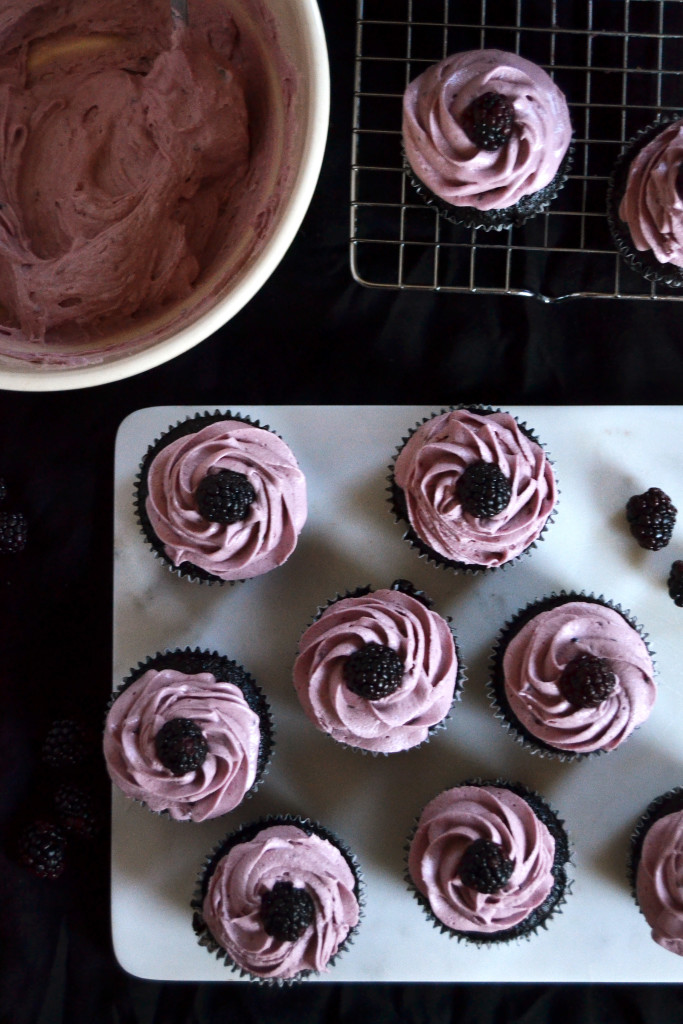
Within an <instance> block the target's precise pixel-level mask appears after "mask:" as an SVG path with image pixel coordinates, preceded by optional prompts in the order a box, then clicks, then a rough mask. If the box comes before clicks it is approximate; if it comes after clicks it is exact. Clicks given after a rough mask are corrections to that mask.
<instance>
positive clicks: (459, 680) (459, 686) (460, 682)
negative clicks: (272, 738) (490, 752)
mask: <svg viewBox="0 0 683 1024" xmlns="http://www.w3.org/2000/svg"><path fill="white" fill-rule="evenodd" d="M375 589H377V588H375V587H371V586H370V584H367V585H366V586H362V587H355V588H354V589H353V590H347V591H345V592H344V593H338V594H335V596H334V597H331V598H329V599H328V600H327V601H326V602H325V604H323V605H319V606H318V609H317V611H316V612H315V614H314V615H313V617H312V618H311V620H310V621H309V622H308V623H307V625H306V627H305V629H304V632H305V631H306V629H308V628H309V627H310V626H312V625H313V623H314V622H317V621H318V619H319V618H320V617H321V615H323V613H324V612H326V611H327V609H328V608H331V607H332V605H335V604H337V602H338V601H343V600H345V599H346V598H348V597H365V596H366V595H367V594H371V593H373V591H374V590H375ZM386 589H388V590H401V591H403V593H407V594H410V596H411V597H414V598H415V599H416V600H417V601H421V602H422V604H424V605H425V607H427V608H429V609H430V610H431V609H432V605H433V601H432V599H431V598H430V597H429V596H428V595H427V594H426V593H425V591H423V590H419V589H417V588H416V587H414V586H413V584H412V583H411V582H410V580H403V579H398V580H394V582H393V583H392V584H391V585H390V586H389V587H388V588H386ZM441 618H442V619H443V620H444V622H446V623H447V624H448V626H449V629H450V632H451V637H452V638H453V647H454V648H455V656H456V658H457V661H458V669H457V673H456V679H455V687H454V690H453V700H452V701H451V706H450V708H449V710H448V712H447V713H446V714H445V715H444V717H443V718H442V719H441V721H440V722H436V723H435V724H434V725H432V726H430V727H429V729H428V731H427V736H426V738H425V739H424V740H422V742H421V743H416V744H415V746H414V747H408V748H407V749H406V750H399V751H395V752H393V753H392V752H389V751H385V750H366V749H365V747H358V746H354V745H353V744H351V743H344V742H343V741H341V740H337V739H334V737H332V736H329V733H325V735H327V736H329V738H330V739H331V740H332V741H333V742H334V743H337V744H338V745H339V746H340V747H343V748H344V749H346V750H354V751H356V752H360V753H361V754H363V755H365V756H369V757H392V756H395V754H407V753H410V752H412V751H414V750H419V749H420V748H421V747H424V746H426V744H427V743H429V741H430V740H431V739H432V737H433V736H434V735H435V734H437V733H439V732H441V731H442V730H443V729H446V728H447V726H448V723H449V721H450V719H451V716H452V714H453V709H454V707H455V705H456V704H457V703H458V702H459V701H460V700H461V698H462V694H463V690H464V688H465V683H466V682H467V671H466V669H465V666H464V665H463V661H462V654H461V650H460V644H459V642H458V638H457V636H456V634H455V630H454V629H453V626H452V621H453V620H452V617H451V616H450V615H442V616H441ZM320 731H321V732H322V731H323V730H320Z"/></svg>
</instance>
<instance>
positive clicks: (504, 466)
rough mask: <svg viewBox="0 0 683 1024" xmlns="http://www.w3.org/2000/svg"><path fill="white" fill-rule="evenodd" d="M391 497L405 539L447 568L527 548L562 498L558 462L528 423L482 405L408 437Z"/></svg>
mask: <svg viewBox="0 0 683 1024" xmlns="http://www.w3.org/2000/svg"><path fill="white" fill-rule="evenodd" d="M390 479H391V487H390V492H391V502H392V506H393V511H394V514H395V516H396V518H397V520H404V521H405V522H407V523H408V530H407V533H406V534H405V537H406V539H407V540H408V541H410V543H411V544H412V545H413V546H414V547H416V548H417V549H418V550H419V551H420V552H421V554H423V555H425V556H426V557H427V558H429V559H430V560H431V561H432V562H435V563H436V564H437V565H441V566H443V567H445V568H452V569H461V570H462V569H464V570H468V571H471V572H473V571H480V570H483V569H495V568H497V567H499V566H501V565H505V564H507V563H509V562H511V561H513V560H514V559H516V558H518V557H519V556H520V555H522V554H523V553H525V552H527V551H529V550H530V549H531V548H532V546H534V545H535V543H536V541H538V539H539V538H540V536H541V534H542V533H543V531H544V530H545V528H546V525H547V523H548V522H549V520H550V517H551V514H552V513H553V511H554V509H555V506H556V503H557V485H556V482H555V474H554V472H553V468H552V465H551V463H550V461H549V459H548V458H547V456H546V454H545V451H544V449H543V447H542V446H541V445H540V444H539V442H538V441H537V439H536V438H535V437H534V435H533V434H532V433H531V432H530V431H529V430H528V428H527V427H526V426H525V425H520V424H519V423H518V422H517V420H516V419H515V418H514V417H513V416H511V415H510V414H509V413H506V412H500V411H498V410H493V409H485V408H479V407H473V408H457V409H451V410H450V411H443V412H441V413H440V414H437V415H433V416H431V417H429V418H427V419H426V420H424V421H423V422H422V423H421V424H419V425H418V426H417V427H416V428H415V429H414V430H413V432H412V433H411V434H410V435H409V437H407V438H406V439H404V441H403V445H402V447H401V448H399V450H398V455H397V456H396V458H395V461H394V465H393V467H392V469H391V477H390Z"/></svg>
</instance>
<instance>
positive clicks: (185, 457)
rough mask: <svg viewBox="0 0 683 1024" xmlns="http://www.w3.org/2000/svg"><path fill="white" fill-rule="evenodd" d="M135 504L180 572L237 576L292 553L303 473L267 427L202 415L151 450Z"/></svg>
mask: <svg viewBox="0 0 683 1024" xmlns="http://www.w3.org/2000/svg"><path fill="white" fill-rule="evenodd" d="M136 510H137V515H138V519H139V521H140V525H141V527H142V530H143V532H144V534H145V536H146V537H147V540H148V541H149V543H150V544H151V546H152V549H153V550H154V552H155V553H156V554H157V555H158V556H159V557H161V558H162V559H163V560H164V561H166V563H167V564H168V565H169V566H170V567H171V568H173V569H174V570H175V571H176V572H178V573H179V574H180V575H182V576H186V577H188V578H190V579H196V580H201V581H206V582H219V583H225V582H229V583H234V582H236V581H237V580H245V579H250V578H252V577H254V576H260V575H262V574H263V573H266V572H270V571H271V570H272V569H275V568H276V567H278V566H280V565H282V564H283V563H284V562H286V561H287V559H288V558H289V557H290V555H291V554H292V552H293V551H294V549H295V547H296V545H297V541H298V538H299V534H300V533H301V530H302V528H303V526H304V523H305V521H306V516H307V495H306V480H305V477H304V474H303V472H302V471H301V469H300V468H299V465H298V463H297V460H296V458H295V456H294V453H293V452H292V450H291V449H290V448H289V446H288V445H287V444H286V443H285V442H284V441H283V440H282V439H281V438H280V437H278V435H277V434H275V433H274V432H273V431H272V430H270V429H269V428H268V427H262V426H260V425H259V424H258V423H252V422H251V421H250V420H249V419H248V418H247V417H243V416H239V415H237V414H233V413H225V414H222V413H218V412H217V413H203V414H201V413H200V414H198V415H196V416H195V417H193V418H190V419H188V420H185V421H184V422H183V423H180V424H178V425H177V426H175V427H173V428H171V429H169V430H168V431H167V432H166V433H165V434H164V435H162V437H160V438H159V439H158V440H157V441H156V442H155V443H154V444H153V445H151V446H150V447H149V449H148V451H147V454H146V456H145V458H144V460H143V462H142V466H141V470H140V474H139V477H138V480H137V482H136Z"/></svg>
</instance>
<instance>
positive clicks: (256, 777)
mask: <svg viewBox="0 0 683 1024" xmlns="http://www.w3.org/2000/svg"><path fill="white" fill-rule="evenodd" d="M272 748H273V728H272V721H271V717H270V710H269V707H268V703H267V701H266V700H265V697H264V696H263V694H262V692H261V690H260V688H259V687H258V686H257V685H256V683H255V682H254V680H253V679H252V678H251V676H250V675H249V674H248V673H247V672H246V671H245V670H244V669H243V668H242V667H241V666H239V665H237V663H236V662H234V661H231V660H230V659H229V658H226V657H223V656H222V655H219V654H217V653H215V652H208V651H200V650H198V649H196V650H190V649H189V648H186V649H185V650H175V651H166V652H164V653H159V654H157V655H156V656H154V657H153V658H148V659H147V661H146V662H145V663H144V664H140V665H138V667H137V668H136V669H135V670H133V672H131V673H130V675H129V677H128V678H127V679H126V680H125V681H124V683H123V685H122V686H121V688H120V689H119V690H118V691H117V692H116V693H115V694H114V696H113V699H112V701H111V703H110V706H109V710H108V713H107V718H106V722H105V729H104V739H103V750H104V757H105V763H106V766H107V771H108V772H109V776H110V778H111V780H112V782H113V783H114V784H115V785H116V786H117V787H118V788H119V789H120V790H121V792H122V793H123V794H124V795H125V796H126V797H128V798H129V799H131V800H136V801H138V802H140V803H143V804H144V805H145V806H146V807H148V808H149V809H150V810H151V811H154V812H156V813H163V814H166V815H168V816H169V817H171V818H174V819H176V820H178V821H193V822H198V821H204V820H206V819H208V818H215V817H218V816H220V815H222V814H227V813H228V811H232V810H234V809H235V808H236V807H237V806H238V805H239V804H241V803H242V801H243V800H244V799H245V797H247V796H248V795H251V794H252V793H254V792H255V791H256V789H257V788H258V786H259V785H260V782H261V781H262V779H263V776H264V774H265V771H266V768H267V765H268V762H269V760H270V756H271V754H272Z"/></svg>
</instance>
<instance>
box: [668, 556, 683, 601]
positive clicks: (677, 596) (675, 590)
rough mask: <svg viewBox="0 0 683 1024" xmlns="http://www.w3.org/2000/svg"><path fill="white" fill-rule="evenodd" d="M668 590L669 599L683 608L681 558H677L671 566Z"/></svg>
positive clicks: (682, 564)
mask: <svg viewBox="0 0 683 1024" xmlns="http://www.w3.org/2000/svg"><path fill="white" fill-rule="evenodd" d="M667 588H668V591H669V597H670V598H671V600H672V601H673V602H674V604H677V605H678V607H679V608H683V561H681V559H680V558H677V559H676V561H675V562H674V563H673V565H672V566H671V570H670V572H669V578H668V580H667Z"/></svg>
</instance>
